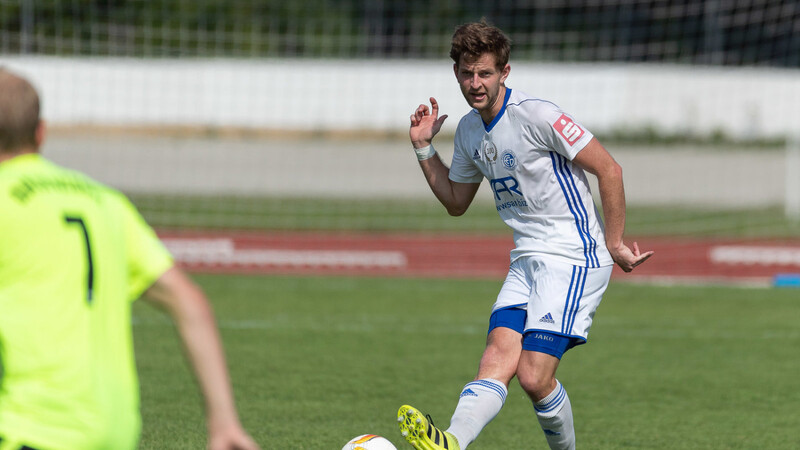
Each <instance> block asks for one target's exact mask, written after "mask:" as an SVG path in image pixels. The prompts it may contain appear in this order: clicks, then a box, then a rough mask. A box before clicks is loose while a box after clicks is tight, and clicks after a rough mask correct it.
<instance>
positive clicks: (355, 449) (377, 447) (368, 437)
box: [342, 434, 397, 450]
mask: <svg viewBox="0 0 800 450" xmlns="http://www.w3.org/2000/svg"><path fill="white" fill-rule="evenodd" d="M342 450H397V447H395V446H394V445H392V443H391V442H389V440H388V439H386V438H385V437H380V436H378V435H377V434H362V435H361V436H356V437H354V438H353V439H350V442H348V443H347V444H345V445H344V447H342Z"/></svg>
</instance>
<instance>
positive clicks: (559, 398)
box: [533, 383, 567, 413]
mask: <svg viewBox="0 0 800 450" xmlns="http://www.w3.org/2000/svg"><path fill="white" fill-rule="evenodd" d="M556 389H557V390H558V392H557V393H556V396H555V398H553V399H552V400H550V401H549V402H546V403H544V404H538V403H535V404H534V405H533V408H534V409H535V410H536V411H537V412H540V413H547V412H550V411H552V410H554V409H556V408H558V407H559V406H561V404H562V403H563V402H564V398H566V396H567V391H566V389H564V386H562V385H561V383H558V387H557V388H556Z"/></svg>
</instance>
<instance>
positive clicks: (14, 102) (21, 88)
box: [0, 67, 39, 152]
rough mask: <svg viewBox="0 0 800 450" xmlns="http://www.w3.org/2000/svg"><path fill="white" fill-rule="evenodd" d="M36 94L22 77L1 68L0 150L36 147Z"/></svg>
mask: <svg viewBox="0 0 800 450" xmlns="http://www.w3.org/2000/svg"><path fill="white" fill-rule="evenodd" d="M38 126H39V95H38V94H37V93H36V89H34V87H33V86H32V85H31V84H30V83H28V82H27V81H26V80H25V79H23V78H22V77H19V76H17V75H15V74H13V73H12V72H10V71H8V70H6V69H4V68H3V67H0V152H13V151H16V150H19V149H22V148H36V145H37V143H36V128H37V127H38Z"/></svg>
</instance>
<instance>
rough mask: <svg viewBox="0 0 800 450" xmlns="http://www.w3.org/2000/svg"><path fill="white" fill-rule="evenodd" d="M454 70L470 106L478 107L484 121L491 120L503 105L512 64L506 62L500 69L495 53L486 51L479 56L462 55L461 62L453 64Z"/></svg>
mask: <svg viewBox="0 0 800 450" xmlns="http://www.w3.org/2000/svg"><path fill="white" fill-rule="evenodd" d="M453 70H455V73H456V79H458V84H459V86H461V93H462V94H464V99H466V100H467V103H468V104H469V106H471V107H473V108H475V109H477V110H478V112H479V113H480V114H481V117H482V118H483V119H484V121H486V122H489V121H491V119H492V118H494V117H495V116H496V115H497V113H499V112H500V109H501V108H502V107H503V97H502V96H501V95H505V86H504V85H503V83H504V82H505V81H506V78H508V73H509V72H510V71H511V66H509V65H508V64H506V65H505V67H503V68H502V69H498V68H497V65H496V64H495V58H494V55H492V54H491V53H484V54H483V55H481V56H480V57H479V58H469V57H466V56H464V55H461V59H460V61H459V63H458V64H454V65H453ZM487 119H488V120H487Z"/></svg>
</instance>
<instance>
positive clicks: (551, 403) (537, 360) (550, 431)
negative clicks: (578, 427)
mask: <svg viewBox="0 0 800 450" xmlns="http://www.w3.org/2000/svg"><path fill="white" fill-rule="evenodd" d="M558 363H559V359H558V358H556V357H555V356H552V355H548V354H545V353H539V352H532V351H527V350H525V351H523V352H522V355H521V357H520V361H519V368H518V369H517V378H518V379H519V384H520V386H522V389H523V390H524V391H525V392H526V393H527V394H528V396H529V397H530V398H531V400H532V401H533V407H534V409H535V410H536V417H537V418H538V419H539V424H540V425H541V427H542V431H543V432H544V435H545V437H546V438H547V443H548V444H549V445H550V448H551V449H554V450H555V449H559V450H562V449H563V450H571V449H574V448H575V427H574V425H573V420H572V405H571V404H570V401H569V396H568V395H567V391H566V390H565V389H564V387H563V386H562V385H561V383H560V382H559V381H558V380H556V378H555V374H556V369H557V368H558Z"/></svg>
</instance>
